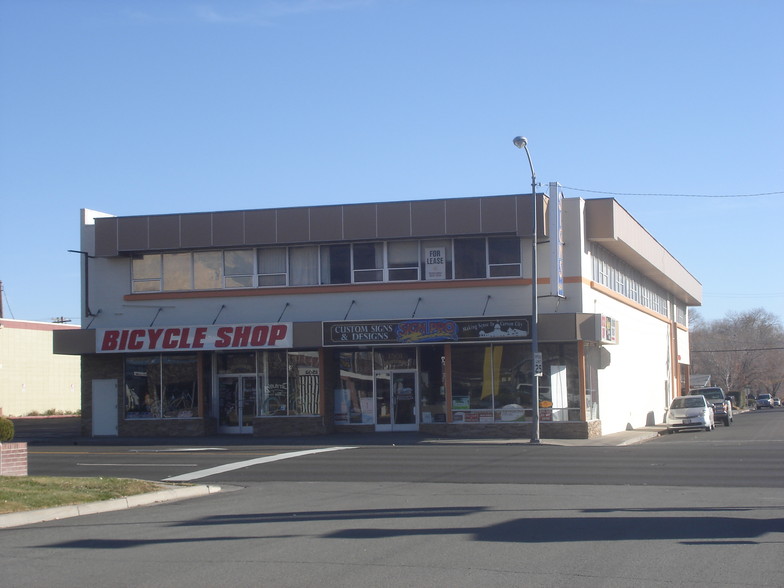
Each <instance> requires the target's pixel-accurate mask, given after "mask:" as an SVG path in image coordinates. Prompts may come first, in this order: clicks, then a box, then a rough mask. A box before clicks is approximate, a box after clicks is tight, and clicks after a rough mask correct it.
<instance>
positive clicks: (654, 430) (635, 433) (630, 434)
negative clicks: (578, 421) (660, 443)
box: [423, 425, 667, 447]
mask: <svg viewBox="0 0 784 588" xmlns="http://www.w3.org/2000/svg"><path fill="white" fill-rule="evenodd" d="M666 431H667V427H666V426H664V425H653V426H650V427H641V428H639V429H632V430H631V431H621V432H620V433H612V434H610V435H604V436H602V437H596V438H594V439H544V438H542V439H540V445H548V446H554V445H555V446H563V447H623V446H625V445H636V444H637V443H645V442H646V441H650V440H651V439H655V438H656V437H658V436H659V435H661V434H663V433H665V432H666ZM423 442H424V443H433V444H451V443H454V444H460V443H464V444H473V445H486V444H487V445H490V444H496V445H530V444H531V440H530V439H462V438H439V439H425V440H424V441H423Z"/></svg>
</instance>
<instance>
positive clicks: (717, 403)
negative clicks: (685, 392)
mask: <svg viewBox="0 0 784 588" xmlns="http://www.w3.org/2000/svg"><path fill="white" fill-rule="evenodd" d="M697 394H698V395H701V396H704V397H705V398H706V399H707V400H708V402H710V403H711V404H712V405H713V416H714V418H715V419H716V420H717V421H718V420H720V421H722V422H723V423H724V426H725V427H729V426H730V423H731V422H732V420H733V419H732V402H731V401H730V399H729V398H728V397H727V395H726V394H724V390H722V389H721V388H717V387H709V388H696V389H694V390H689V395H697Z"/></svg>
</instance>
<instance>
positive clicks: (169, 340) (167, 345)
mask: <svg viewBox="0 0 784 588" xmlns="http://www.w3.org/2000/svg"><path fill="white" fill-rule="evenodd" d="M179 334H180V330H179V329H166V332H165V333H164V334H163V348H164V349H174V348H175V347H177V335H179Z"/></svg>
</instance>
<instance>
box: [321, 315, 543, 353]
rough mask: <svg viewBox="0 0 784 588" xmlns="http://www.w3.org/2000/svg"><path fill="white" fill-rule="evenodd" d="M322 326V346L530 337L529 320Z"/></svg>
mask: <svg viewBox="0 0 784 588" xmlns="http://www.w3.org/2000/svg"><path fill="white" fill-rule="evenodd" d="M323 325H324V345H325V346H335V345H395V344H414V343H435V342H439V341H445V342H449V341H451V342H454V343H465V342H469V341H488V340H499V339H515V340H521V339H529V338H530V336H531V335H530V327H529V325H530V318H529V317H482V318H471V319H465V318H460V319H410V320H397V321H356V322H355V321H341V322H326V323H323Z"/></svg>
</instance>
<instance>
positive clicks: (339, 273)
mask: <svg viewBox="0 0 784 588" xmlns="http://www.w3.org/2000/svg"><path fill="white" fill-rule="evenodd" d="M520 245H521V243H520V239H518V238H517V237H511V236H510V237H489V238H485V237H464V238H459V239H446V238H445V239H441V240H427V241H418V240H408V241H388V242H385V241H371V242H358V243H339V244H327V245H320V246H319V245H306V246H292V247H283V246H273V247H260V248H256V249H251V248H247V249H226V250H222V251H221V250H213V251H193V252H177V253H151V254H146V255H143V256H141V257H138V258H134V259H132V261H131V290H132V292H161V291H177V290H194V289H195V290H218V289H222V288H257V287H258V288H268V287H276V286H278V287H279V286H316V285H319V284H362V283H369V282H398V281H418V280H427V281H431V280H453V279H456V280H461V279H482V278H488V277H490V278H504V277H519V276H521V275H522V254H521V247H520Z"/></svg>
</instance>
